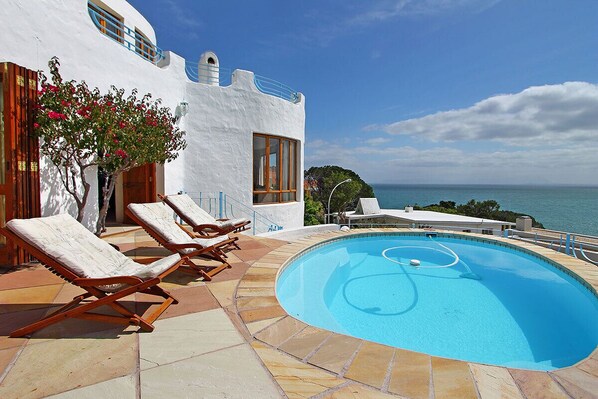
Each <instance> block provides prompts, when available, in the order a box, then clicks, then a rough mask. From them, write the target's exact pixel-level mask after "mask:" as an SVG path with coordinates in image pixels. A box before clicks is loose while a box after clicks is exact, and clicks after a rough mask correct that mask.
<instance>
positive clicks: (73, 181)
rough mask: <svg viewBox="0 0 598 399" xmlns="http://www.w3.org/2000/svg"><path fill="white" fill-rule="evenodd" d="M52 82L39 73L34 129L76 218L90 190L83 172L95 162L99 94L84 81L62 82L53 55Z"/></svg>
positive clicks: (79, 218) (99, 111) (51, 64)
mask: <svg viewBox="0 0 598 399" xmlns="http://www.w3.org/2000/svg"><path fill="white" fill-rule="evenodd" d="M48 66H49V67H50V76H51V81H48V78H47V77H46V75H44V74H43V72H40V76H41V79H40V82H41V88H40V90H39V93H38V94H39V96H38V103H37V105H36V107H37V111H38V112H37V115H36V121H35V123H34V125H33V126H34V128H35V131H36V133H37V135H38V136H39V137H40V138H41V141H40V152H41V153H42V154H43V155H45V156H47V157H48V158H50V160H51V161H52V163H53V164H54V165H56V167H57V168H58V174H59V177H60V179H61V181H62V184H63V185H64V187H65V188H66V191H67V192H68V193H69V194H71V195H72V196H73V198H74V199H75V202H76V204H77V220H78V221H79V222H80V221H81V220H83V211H84V208H85V204H86V203H87V198H88V197H89V193H90V190H91V185H90V183H89V182H88V179H87V174H86V171H87V170H88V169H89V168H90V167H92V166H95V165H96V160H97V157H96V156H95V155H96V148H97V142H98V134H97V132H98V129H97V127H98V124H99V121H100V120H101V119H102V114H103V112H102V109H101V108H100V106H99V104H100V99H101V95H100V92H99V90H98V89H89V87H88V86H87V85H86V84H85V82H81V83H76V82H74V81H66V82H65V81H64V80H63V79H62V77H61V76H60V72H59V70H58V67H59V66H60V63H59V62H58V59H57V58H56V57H54V58H52V59H51V60H50V61H49V62H48Z"/></svg>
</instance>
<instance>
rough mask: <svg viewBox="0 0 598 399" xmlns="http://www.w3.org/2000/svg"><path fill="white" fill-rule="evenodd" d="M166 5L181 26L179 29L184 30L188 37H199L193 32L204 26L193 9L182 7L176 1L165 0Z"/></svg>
mask: <svg viewBox="0 0 598 399" xmlns="http://www.w3.org/2000/svg"><path fill="white" fill-rule="evenodd" d="M164 4H165V5H167V6H168V8H170V11H171V12H172V15H173V16H174V19H175V22H176V23H177V24H178V25H179V28H183V29H184V30H185V31H186V32H187V35H191V36H192V37H197V33H196V32H194V31H193V30H197V29H199V28H201V26H202V25H203V24H202V23H201V20H200V18H199V17H198V16H197V15H193V13H192V9H190V8H189V7H186V6H182V5H181V4H179V3H177V2H176V1H175V0H164ZM190 12H191V14H190Z"/></svg>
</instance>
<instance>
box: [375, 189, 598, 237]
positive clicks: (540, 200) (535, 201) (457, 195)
mask: <svg viewBox="0 0 598 399" xmlns="http://www.w3.org/2000/svg"><path fill="white" fill-rule="evenodd" d="M370 185H371V186H372V188H373V189H374V193H375V196H376V198H378V202H379V204H380V207H381V208H383V209H403V208H404V207H405V206H407V205H411V206H413V205H419V206H426V205H431V204H437V203H439V202H440V201H454V202H455V203H457V204H464V203H467V202H468V201H469V200H472V199H474V200H476V201H485V200H495V201H497V202H498V204H499V205H500V209H502V210H508V211H513V212H518V213H522V214H525V215H529V216H533V217H534V218H535V219H536V220H537V221H538V222H540V223H542V224H543V225H544V227H545V228H546V229H550V230H557V231H563V232H572V233H577V234H586V235H593V236H598V207H597V206H596V200H597V199H598V186H593V185H556V184H554V185H545V184H538V185H527V184H509V185H507V184H392V183H380V184H370Z"/></svg>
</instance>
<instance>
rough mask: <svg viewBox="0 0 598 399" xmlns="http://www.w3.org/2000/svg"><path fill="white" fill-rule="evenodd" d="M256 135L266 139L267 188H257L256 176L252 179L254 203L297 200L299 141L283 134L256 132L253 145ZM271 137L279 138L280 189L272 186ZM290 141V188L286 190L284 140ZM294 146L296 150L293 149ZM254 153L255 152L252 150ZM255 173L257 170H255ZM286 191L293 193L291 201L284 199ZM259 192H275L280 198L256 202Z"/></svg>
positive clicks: (281, 202)
mask: <svg viewBox="0 0 598 399" xmlns="http://www.w3.org/2000/svg"><path fill="white" fill-rule="evenodd" d="M255 137H263V138H265V139H266V167H265V173H266V176H264V179H265V180H264V181H265V183H266V184H265V186H266V190H255V186H254V182H255V176H253V179H252V181H251V185H252V190H253V195H254V201H253V204H254V205H266V204H286V203H290V202H297V150H298V148H299V145H298V141H297V140H294V139H290V138H287V137H282V136H275V135H273V134H265V133H254V134H253V137H252V146H253V139H254V138H255ZM270 139H275V140H278V160H277V161H278V169H277V171H278V172H277V174H278V176H277V181H278V187H279V189H278V190H273V189H271V187H270V177H271V176H270ZM285 141H287V142H289V159H288V161H289V162H288V171H287V172H288V175H287V176H288V180H289V189H287V190H284V189H282V170H283V163H284V162H283V142H285ZM291 148H293V150H294V151H291ZM252 154H253V152H252ZM253 162H255V159H252V163H253ZM253 170H254V171H255V165H253ZM254 173H255V172H254ZM285 193H293V194H294V195H293V199H291V200H289V201H283V194H285ZM259 194H273V195H275V196H276V198H277V199H278V200H277V201H270V202H255V196H256V195H259Z"/></svg>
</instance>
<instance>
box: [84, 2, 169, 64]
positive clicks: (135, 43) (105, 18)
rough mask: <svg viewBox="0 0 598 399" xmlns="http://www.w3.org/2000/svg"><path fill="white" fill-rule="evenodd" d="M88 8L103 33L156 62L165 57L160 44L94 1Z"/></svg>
mask: <svg viewBox="0 0 598 399" xmlns="http://www.w3.org/2000/svg"><path fill="white" fill-rule="evenodd" d="M87 9H88V11H89V16H90V17H91V20H92V21H93V23H94V25H95V26H96V28H98V30H99V31H100V32H101V33H102V34H104V35H106V36H108V37H109V38H110V39H112V40H114V41H115V42H117V43H119V44H120V45H122V46H123V47H125V48H126V49H128V50H130V51H132V52H134V53H136V54H137V55H139V56H140V57H142V58H144V59H146V60H148V61H150V62H152V63H154V64H157V63H158V62H159V61H160V60H162V59H163V58H164V53H163V51H162V50H161V49H160V48H159V47H158V46H156V45H155V44H153V43H152V42H150V41H149V40H148V39H147V38H146V37H144V36H143V35H141V34H139V33H138V32H136V31H135V30H133V29H131V28H129V27H128V26H126V25H125V24H124V23H123V22H122V21H120V20H118V19H116V18H115V17H114V16H112V15H111V14H110V13H109V12H107V11H106V10H104V9H102V8H100V7H98V6H97V5H96V4H94V3H92V2H88V3H87Z"/></svg>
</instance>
